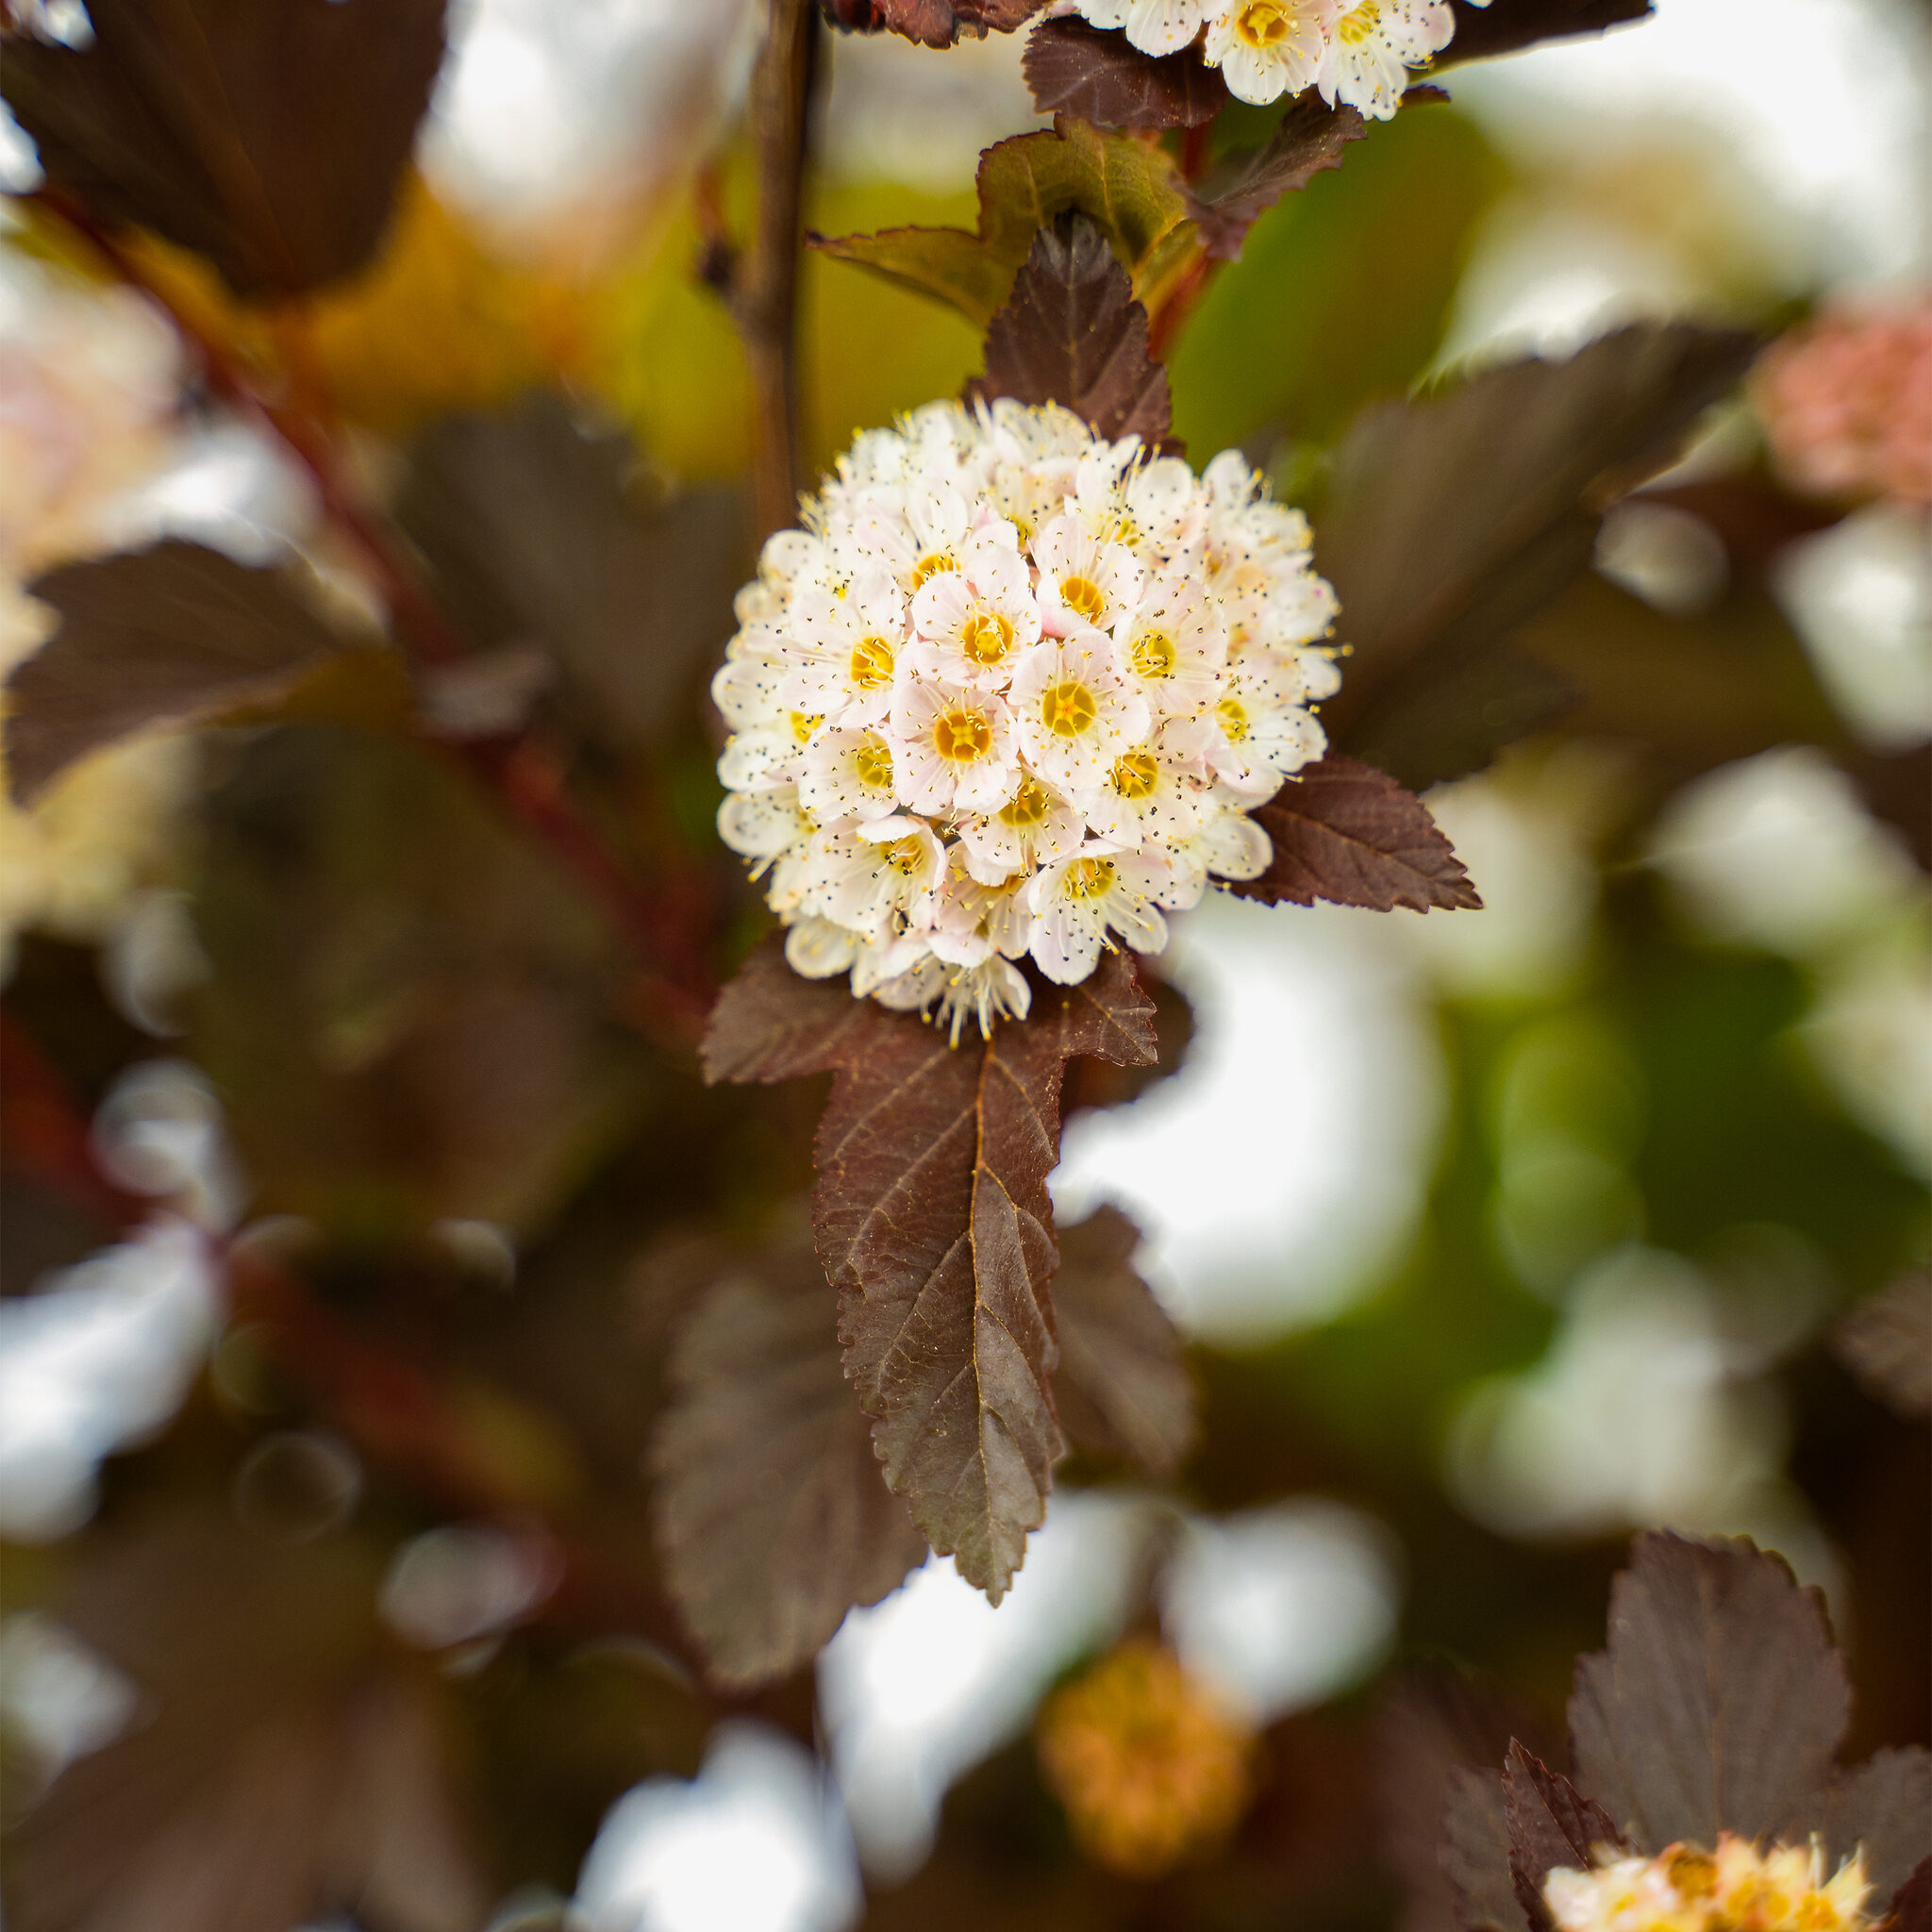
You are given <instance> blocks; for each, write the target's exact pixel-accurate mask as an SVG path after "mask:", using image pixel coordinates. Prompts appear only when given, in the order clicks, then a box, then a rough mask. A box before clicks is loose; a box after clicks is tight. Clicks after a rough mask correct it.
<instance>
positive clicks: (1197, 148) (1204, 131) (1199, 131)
mask: <svg viewBox="0 0 1932 1932" xmlns="http://www.w3.org/2000/svg"><path fill="white" fill-rule="evenodd" d="M1213 125H1214V124H1213V123H1212V122H1211V121H1203V122H1202V123H1201V124H1200V125H1199V126H1197V127H1190V128H1187V129H1185V130H1184V131H1183V132H1182V135H1181V179H1182V180H1183V181H1198V180H1199V179H1200V177H1201V170H1202V169H1203V168H1204V167H1206V166H1207V164H1208V134H1209V131H1210V130H1211V129H1212V127H1213Z"/></svg>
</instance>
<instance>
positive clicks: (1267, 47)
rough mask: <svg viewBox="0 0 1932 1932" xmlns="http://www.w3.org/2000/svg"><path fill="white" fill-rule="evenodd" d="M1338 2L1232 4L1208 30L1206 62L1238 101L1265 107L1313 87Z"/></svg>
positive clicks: (1250, 0)
mask: <svg viewBox="0 0 1932 1932" xmlns="http://www.w3.org/2000/svg"><path fill="white" fill-rule="evenodd" d="M1340 10H1341V9H1340V4H1339V0H1233V4H1232V5H1224V6H1223V8H1222V9H1221V10H1220V11H1219V12H1218V13H1216V14H1215V16H1214V18H1213V19H1212V20H1211V21H1210V22H1209V23H1208V44H1207V49H1206V52H1207V58H1208V65H1209V66H1210V67H1219V68H1220V69H1221V77H1222V79H1224V81H1226V83H1227V91H1228V92H1229V93H1231V94H1233V95H1234V97H1235V98H1236V99H1237V100H1241V101H1247V102H1250V103H1252V104H1253V105H1255V106H1257V107H1265V106H1266V105H1267V104H1268V103H1269V102H1270V101H1278V100H1279V99H1280V98H1281V97H1282V95H1283V94H1298V93H1300V92H1302V90H1303V89H1304V88H1307V87H1312V86H1313V85H1314V83H1315V77H1316V75H1318V74H1319V73H1320V72H1321V71H1322V61H1323V56H1324V54H1325V53H1326V52H1327V46H1328V43H1327V41H1326V39H1325V29H1326V28H1327V27H1328V26H1329V25H1330V24H1331V23H1332V22H1333V21H1334V19H1335V17H1336V15H1337V13H1338V12H1339V11H1340Z"/></svg>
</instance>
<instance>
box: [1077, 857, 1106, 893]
mask: <svg viewBox="0 0 1932 1932" xmlns="http://www.w3.org/2000/svg"><path fill="white" fill-rule="evenodd" d="M1112 884H1113V860H1112V859H1110V858H1076V859H1075V860H1074V862H1073V864H1072V865H1070V866H1068V868H1067V897H1068V898H1070V899H1098V898H1101V897H1103V896H1105V894H1106V892H1107V891H1108V888H1109V887H1110V886H1111V885H1112Z"/></svg>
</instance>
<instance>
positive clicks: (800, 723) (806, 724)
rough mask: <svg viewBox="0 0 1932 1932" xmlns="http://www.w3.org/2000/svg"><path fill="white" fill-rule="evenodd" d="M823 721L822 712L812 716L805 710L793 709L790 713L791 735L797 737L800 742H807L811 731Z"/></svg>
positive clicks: (809, 740)
mask: <svg viewBox="0 0 1932 1932" xmlns="http://www.w3.org/2000/svg"><path fill="white" fill-rule="evenodd" d="M824 722H825V721H824V715H823V714H821V715H820V716H818V717H816V718H814V717H812V716H811V715H810V714H809V713H808V712H806V711H793V712H792V714H791V735H792V737H793V738H795V739H797V741H799V743H800V744H809V743H810V742H811V735H812V733H813V732H814V731H816V730H817V729H818V728H819V726H820V725H821V724H824Z"/></svg>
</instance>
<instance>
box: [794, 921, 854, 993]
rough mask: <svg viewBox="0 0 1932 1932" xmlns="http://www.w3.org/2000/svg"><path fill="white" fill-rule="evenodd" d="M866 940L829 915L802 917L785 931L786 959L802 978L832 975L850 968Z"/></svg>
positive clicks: (831, 976)
mask: <svg viewBox="0 0 1932 1932" xmlns="http://www.w3.org/2000/svg"><path fill="white" fill-rule="evenodd" d="M863 943H864V942H863V941H861V940H860V939H859V937H858V934H857V933H856V932H852V931H850V930H849V929H848V928H846V927H845V926H842V925H835V924H833V923H832V922H831V921H830V920H829V919H817V918H810V917H808V918H805V919H801V920H800V921H799V922H798V923H797V924H795V925H793V926H792V927H791V930H790V931H789V932H788V933H787V934H786V935H785V963H786V964H787V965H788V966H790V967H791V970H792V972H794V973H795V974H798V975H799V977H800V978H802V979H830V978H833V977H834V976H835V975H836V974H841V973H844V972H847V971H849V970H850V968H851V965H852V962H853V960H854V959H856V958H858V949H859V947H860V945H861V944H863Z"/></svg>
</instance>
